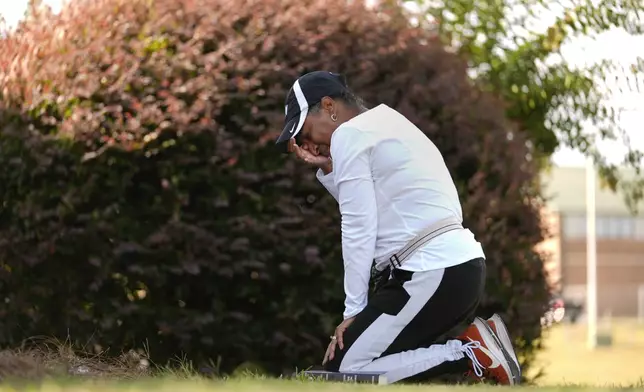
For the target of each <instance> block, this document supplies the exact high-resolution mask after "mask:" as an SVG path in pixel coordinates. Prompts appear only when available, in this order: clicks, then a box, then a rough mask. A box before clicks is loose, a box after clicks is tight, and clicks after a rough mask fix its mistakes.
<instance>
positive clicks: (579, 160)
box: [0, 0, 644, 167]
mask: <svg viewBox="0 0 644 392" xmlns="http://www.w3.org/2000/svg"><path fill="white" fill-rule="evenodd" d="M27 2H28V0H0V15H1V16H2V17H3V18H4V19H5V21H6V23H7V24H8V25H9V26H14V25H15V24H16V23H17V22H18V21H19V20H20V19H21V18H22V17H23V15H24V12H25V9H26V7H27ZM44 2H45V3H46V4H48V5H50V6H51V7H52V8H53V10H54V11H57V10H59V9H60V7H61V5H62V2H63V0H44ZM555 17H556V15H553V14H549V15H548V14H544V16H542V18H541V19H540V20H538V22H537V23H538V25H540V26H548V25H549V24H550V23H551V22H552V20H554V18H555ZM562 54H563V57H564V59H565V61H566V62H568V63H569V64H572V65H576V66H583V65H588V64H593V63H596V62H598V61H600V60H603V59H612V60H614V61H616V62H618V63H619V64H622V65H626V66H628V65H630V64H633V63H635V62H636V61H637V59H638V58H641V59H644V36H630V35H629V34H627V33H626V32H625V31H623V30H613V31H608V32H605V33H603V34H601V35H599V36H598V37H596V38H594V39H577V40H574V41H572V42H570V43H567V44H566V45H565V46H564V47H562ZM612 79H613V78H609V79H608V80H607V84H608V87H609V88H611V90H617V87H618V86H619V84H620V82H618V81H613V80H612ZM622 83H623V82H622ZM609 103H610V105H611V106H613V107H615V108H621V109H624V110H626V111H625V112H624V113H623V114H622V115H621V118H620V123H621V125H622V127H623V128H624V129H625V131H626V132H627V134H628V137H629V138H630V142H631V146H632V147H634V148H637V149H640V150H644V131H643V129H642V128H644V125H642V124H644V89H643V92H642V93H639V92H630V91H629V92H625V93H615V94H614V95H613V96H612V97H611V99H610V102H609ZM589 131H591V132H592V130H589ZM598 146H599V148H600V151H601V152H602V154H603V155H604V156H605V157H606V158H607V160H608V161H609V162H610V163H619V162H620V161H621V159H622V158H623V157H624V154H625V151H626V147H625V146H624V144H623V142H621V141H612V142H608V141H604V142H601V143H599V145H598ZM553 161H554V163H555V164H556V165H558V166H577V167H580V166H583V165H584V164H585V158H584V156H583V155H582V154H581V153H579V152H576V151H574V150H571V149H569V148H561V149H560V150H559V151H557V152H556V153H555V154H554V155H553Z"/></svg>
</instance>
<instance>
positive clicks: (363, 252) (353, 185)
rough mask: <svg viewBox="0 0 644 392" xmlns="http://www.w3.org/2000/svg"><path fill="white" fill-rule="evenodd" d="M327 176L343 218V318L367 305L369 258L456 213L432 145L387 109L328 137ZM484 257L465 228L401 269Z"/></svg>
mask: <svg viewBox="0 0 644 392" xmlns="http://www.w3.org/2000/svg"><path fill="white" fill-rule="evenodd" d="M331 157H332V159H333V171H332V172H331V173H329V174H328V175H324V173H323V172H322V171H321V170H319V171H318V172H317V178H318V179H319V181H320V182H321V183H322V184H323V185H324V187H325V188H326V189H327V190H328V191H329V193H331V195H333V197H334V198H335V199H336V200H337V201H338V204H339V207H340V213H341V215H342V257H343V259H344V291H345V294H346V299H345V311H344V318H345V319H347V318H350V317H353V316H355V315H357V314H358V313H360V312H361V311H362V310H363V309H364V308H365V306H366V305H367V294H368V290H369V277H370V272H371V264H372V262H373V259H374V258H378V257H382V256H384V255H389V254H391V253H394V252H397V251H398V250H400V249H401V248H402V247H403V246H405V244H406V243H407V242H408V241H409V240H411V239H412V238H413V237H415V236H416V234H418V233H419V232H420V231H422V230H423V229H425V228H426V227H427V226H429V225H431V224H433V223H434V222H436V221H438V220H441V219H445V218H447V217H449V216H455V217H457V218H458V219H459V220H461V221H462V219H463V214H462V210H461V204H460V200H459V197H458V193H457V190H456V187H455V185H454V182H453V181H452V178H451V176H450V174H449V171H448V170H447V167H446V166H445V162H444V160H443V157H442V155H441V153H440V151H438V149H437V148H436V146H435V145H434V143H432V141H431V140H429V139H428V138H427V136H425V135H424V134H423V133H422V132H421V131H420V129H418V128H417V127H416V126H415V125H414V124H413V123H411V122H410V121H409V120H407V118H405V117H404V116H403V115H401V114H400V113H398V112H397V111H395V110H393V109H392V108H390V107H388V106H386V105H379V106H377V107H375V108H373V109H371V110H369V111H367V112H365V113H362V114H360V115H358V116H356V117H354V118H353V119H351V120H350V121H348V122H346V123H343V124H342V125H340V126H339V127H338V129H336V131H335V132H334V133H333V136H332V138H331ZM478 257H485V255H484V253H483V249H482V247H481V244H480V243H479V242H477V241H476V239H475V238H474V235H473V234H472V232H471V231H469V230H468V229H463V230H454V231H450V232H447V233H445V234H443V235H441V236H439V237H437V238H434V239H433V240H431V241H430V242H429V243H427V244H426V245H425V246H423V247H422V248H420V249H418V251H417V252H416V253H415V254H414V255H413V256H412V257H410V258H409V259H407V260H406V261H405V264H404V266H403V267H402V269H405V270H408V271H429V270H434V269H441V268H447V267H451V266H454V265H458V264H461V263H465V262H467V261H469V260H472V259H474V258H478Z"/></svg>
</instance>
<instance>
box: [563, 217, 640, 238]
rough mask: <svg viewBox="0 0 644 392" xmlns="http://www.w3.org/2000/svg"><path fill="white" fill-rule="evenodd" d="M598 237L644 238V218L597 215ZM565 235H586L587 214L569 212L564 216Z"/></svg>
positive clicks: (581, 236) (576, 236)
mask: <svg viewBox="0 0 644 392" xmlns="http://www.w3.org/2000/svg"><path fill="white" fill-rule="evenodd" d="M595 222H596V223H595V228H596V235H597V238H598V239H636V238H637V239H644V218H642V217H633V216H629V215H623V216H620V215H597V217H596V221H595ZM562 230H563V235H564V236H566V237H568V238H573V239H578V238H585V237H586V216H585V215H582V214H569V215H565V216H564V217H563V222H562Z"/></svg>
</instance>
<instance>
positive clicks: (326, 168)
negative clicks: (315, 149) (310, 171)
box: [320, 162, 333, 176]
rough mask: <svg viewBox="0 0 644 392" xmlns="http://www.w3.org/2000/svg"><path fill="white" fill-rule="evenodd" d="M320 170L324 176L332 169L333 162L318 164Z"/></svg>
mask: <svg viewBox="0 0 644 392" xmlns="http://www.w3.org/2000/svg"><path fill="white" fill-rule="evenodd" d="M320 170H322V173H324V175H325V176H326V175H327V174H329V173H331V172H332V171H333V164H332V163H331V162H329V163H325V164H324V165H321V166H320Z"/></svg>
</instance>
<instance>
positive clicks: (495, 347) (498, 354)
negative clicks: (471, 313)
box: [459, 317, 520, 385]
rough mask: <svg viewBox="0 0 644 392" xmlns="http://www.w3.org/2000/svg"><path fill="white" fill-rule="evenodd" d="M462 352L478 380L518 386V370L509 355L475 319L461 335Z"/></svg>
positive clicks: (486, 327) (485, 325)
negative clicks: (462, 341)
mask: <svg viewBox="0 0 644 392" xmlns="http://www.w3.org/2000/svg"><path fill="white" fill-rule="evenodd" d="M459 339H462V340H464V341H465V343H464V344H463V351H464V352H465V355H466V356H467V357H468V358H469V359H470V365H471V366H472V371H473V372H474V374H475V375H476V377H477V378H478V379H479V380H482V379H484V378H489V379H492V380H494V381H496V382H497V383H499V384H502V385H516V384H519V382H520V380H519V370H518V367H517V366H516V364H515V363H514V362H512V360H511V359H509V354H504V351H505V350H504V349H503V347H502V346H501V345H500V344H499V343H498V340H497V338H496V337H495V336H494V332H493V331H492V329H491V328H490V327H489V326H488V325H487V323H486V322H485V321H483V320H482V319H480V318H479V317H477V318H476V319H474V322H473V323H472V324H471V325H470V327H469V328H468V329H467V330H466V331H465V333H464V334H463V335H461V336H460V337H459Z"/></svg>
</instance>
